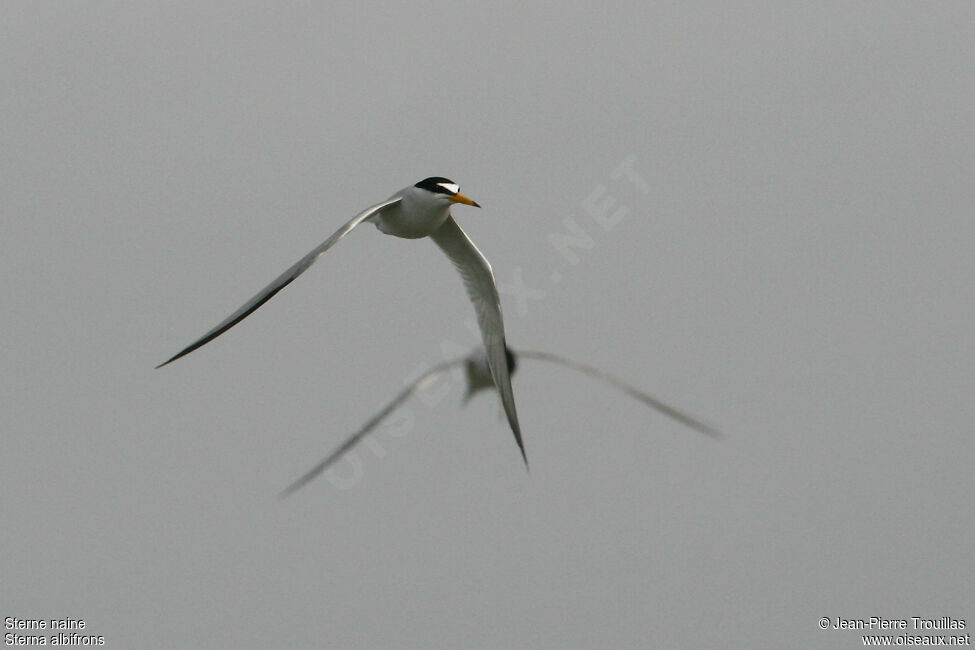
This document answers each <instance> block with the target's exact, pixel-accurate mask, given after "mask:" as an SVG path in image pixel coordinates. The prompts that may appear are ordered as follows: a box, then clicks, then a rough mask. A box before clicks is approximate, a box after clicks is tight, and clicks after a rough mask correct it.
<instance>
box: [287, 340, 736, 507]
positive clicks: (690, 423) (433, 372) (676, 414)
mask: <svg viewBox="0 0 975 650" xmlns="http://www.w3.org/2000/svg"><path fill="white" fill-rule="evenodd" d="M505 352H506V354H505V356H506V357H507V362H508V363H507V366H508V369H509V370H510V372H511V374H512V375H513V374H514V373H515V369H516V368H517V367H518V366H519V363H518V360H519V359H534V360H537V361H548V362H550V363H555V364H558V365H561V366H565V367H567V368H571V369H572V370H576V371H578V372H582V373H584V374H587V375H589V376H590V377H595V378H596V379H601V380H603V381H605V382H607V383H609V384H612V385H613V386H615V387H616V388H618V389H620V390H622V391H623V392H625V393H627V394H628V395H629V396H630V397H633V398H634V399H638V400H640V401H641V402H643V403H644V404H646V405H647V406H649V407H650V408H653V409H656V410H657V411H659V412H660V413H663V414H664V415H666V416H667V417H669V418H672V419H674V420H676V421H677V422H680V423H681V424H683V425H685V426H687V427H689V428H691V429H693V430H695V431H697V432H699V433H703V434H705V435H708V436H711V437H712V438H720V437H721V433H720V432H718V431H717V430H716V429H714V428H712V427H710V426H708V425H706V424H704V423H703V422H700V421H698V420H696V419H694V418H692V417H691V416H689V415H687V414H686V413H683V412H681V411H679V410H677V409H675V408H674V407H672V406H669V405H668V404H666V403H664V402H662V401H660V400H659V399H657V398H656V397H653V396H652V395H648V394H647V393H645V392H643V391H641V390H639V389H637V388H634V387H633V386H631V385H630V384H628V383H626V382H625V381H622V380H621V379H617V378H616V377H614V376H613V375H611V374H609V373H608V372H605V371H603V370H600V369H599V368H595V367H593V366H589V365H586V364H584V363H579V362H578V361H573V360H572V359H569V358H566V357H563V356H561V355H557V354H552V353H551V352H541V351H538V350H519V351H517V352H516V351H514V350H512V349H511V348H506V350H505ZM457 366H463V367H464V373H465V379H466V380H467V388H466V391H465V393H464V399H463V403H465V404H466V403H467V402H468V401H469V400H470V399H471V397H473V396H474V395H475V394H476V393H478V392H480V391H482V390H486V389H489V388H495V387H496V384H495V383H494V381H493V380H492V375H491V371H490V367H489V365H488V357H487V356H486V355H485V354H484V350H482V349H480V348H476V349H474V350H473V351H471V352H470V353H469V354H468V355H467V356H464V357H458V358H456V359H451V360H448V361H444V362H442V363H438V364H437V365H435V366H433V367H432V368H430V369H429V370H427V371H426V372H424V373H423V374H422V375H420V376H419V377H418V378H417V379H415V380H414V381H412V382H410V383H409V384H407V386H406V387H405V388H403V390H401V391H400V393H399V394H398V395H397V396H396V397H394V398H393V399H392V400H390V401H389V402H388V403H387V404H386V405H385V406H383V407H382V408H381V409H379V412H377V413H376V414H375V415H373V416H372V417H371V418H369V420H368V421H367V422H366V423H365V424H364V425H362V427H361V428H360V429H359V430H358V431H356V432H355V433H353V434H352V435H351V436H349V437H348V438H346V440H345V442H343V443H342V444H341V445H339V446H338V447H337V448H336V449H335V451H333V452H332V453H330V454H329V455H328V456H326V457H325V458H324V459H323V460H322V461H321V462H320V463H318V464H317V465H315V466H314V467H313V468H311V469H310V470H308V471H307V472H306V473H305V474H303V475H302V476H301V478H299V479H298V480H297V481H295V482H294V483H292V484H291V485H289V486H288V487H286V488H285V489H284V490H282V491H281V493H280V494H279V495H278V496H280V497H281V498H284V497H287V496H288V495H290V494H293V493H295V492H297V491H298V490H299V489H301V488H302V487H304V486H305V485H306V484H307V483H308V482H309V481H311V480H312V479H314V478H315V477H317V476H318V475H319V474H321V473H322V472H324V471H325V470H326V469H328V468H329V467H331V466H332V465H333V464H335V462H336V461H338V460H339V459H340V458H342V456H343V455H345V453H346V452H348V451H349V450H350V449H352V448H353V447H355V446H356V445H357V444H358V443H359V442H361V441H362V439H363V438H365V437H366V436H367V435H369V433H370V432H371V431H372V430H373V429H375V428H376V427H377V426H379V424H380V423H381V422H382V421H383V420H385V419H386V418H387V417H388V416H389V415H390V414H391V413H393V411H395V410H396V409H397V408H398V407H399V406H400V404H402V403H403V402H405V401H406V400H407V399H409V398H410V397H411V396H412V395H413V394H414V393H416V392H417V391H418V390H421V389H422V388H424V387H425V386H428V385H429V384H431V383H432V382H433V381H434V380H435V379H437V378H438V377H440V376H441V375H443V374H444V373H447V372H450V371H451V370H453V369H454V368H456V367H457Z"/></svg>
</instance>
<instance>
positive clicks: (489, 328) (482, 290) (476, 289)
mask: <svg viewBox="0 0 975 650" xmlns="http://www.w3.org/2000/svg"><path fill="white" fill-rule="evenodd" d="M430 237H431V238H432V239H433V241H434V242H436V244H437V246H439V247H440V248H441V250H443V252H444V253H446V254H447V257H449V258H450V261H451V262H453V264H454V266H455V267H456V268H457V271H458V272H459V273H460V277H461V278H462V279H463V280H464V286H465V287H466V288H467V295H468V296H470V299H471V302H472V303H474V311H476V312H477V324H478V326H479V327H480V328H481V339H482V340H483V341H484V347H485V349H486V351H487V358H488V366H489V367H490V368H491V376H492V377H493V378H494V385H495V386H496V387H497V389H498V393H499V394H500V395H501V404H502V405H503V406H504V412H505V414H506V415H507V416H508V424H509V425H511V431H512V432H513V433H514V434H515V442H517V443H518V449H520V450H521V457H522V458H523V459H524V460H525V466H526V467H527V466H528V456H527V455H526V454H525V444H524V442H522V440H521V427H520V426H519V425H518V412H517V411H516V410H515V396H514V393H512V391H511V375H510V373H509V371H508V359H507V356H506V355H505V343H504V320H503V319H502V317H501V299H500V298H499V297H498V288H497V287H496V286H495V284H494V273H493V272H492V271H491V265H490V264H489V263H488V261H487V260H486V259H485V258H484V256H483V255H482V254H481V251H479V250H477V247H476V246H474V244H473V242H471V240H470V239H469V238H468V237H467V235H465V234H464V231H463V230H461V229H460V226H458V225H457V222H456V221H454V218H453V217H447V220H446V221H445V222H444V223H443V225H442V226H440V227H439V228H437V229H436V230H435V231H434V232H433V234H431V235H430Z"/></svg>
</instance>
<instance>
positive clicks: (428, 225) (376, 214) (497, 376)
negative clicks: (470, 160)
mask: <svg viewBox="0 0 975 650" xmlns="http://www.w3.org/2000/svg"><path fill="white" fill-rule="evenodd" d="M455 203H460V204H463V205H470V206H474V207H475V208H479V207H481V206H479V205H478V204H477V203H476V202H474V201H472V200H471V199H469V198H467V197H466V196H464V195H463V194H461V193H460V187H459V186H458V185H457V184H456V183H454V182H453V181H452V180H450V179H447V178H443V177H441V176H431V177H430V178H425V179H423V180H422V181H420V182H418V183H416V184H415V185H410V186H409V187H405V188H403V189H402V190H400V191H399V192H396V193H395V194H393V195H392V196H391V197H389V198H388V199H386V200H385V201H383V202H382V203H377V204H376V205H373V206H371V207H369V208H366V209H365V210H363V211H362V212H360V213H359V214H357V215H356V216H354V217H353V218H352V219H351V220H350V221H349V222H348V223H346V224H345V225H344V226H342V227H341V228H339V229H338V230H337V231H336V232H335V234H333V235H332V236H331V237H329V238H328V239H326V240H325V241H324V242H322V243H321V244H319V245H318V246H317V247H316V248H314V249H313V250H312V251H311V252H309V253H308V254H307V255H305V256H304V257H302V258H301V259H300V260H298V261H297V262H296V263H295V264H294V265H293V266H292V267H291V268H289V269H288V270H286V271H285V272H284V273H282V274H281V275H279V276H278V277H277V278H275V279H274V281H272V282H271V283H270V284H269V285H267V286H266V287H264V289H262V290H261V291H260V292H259V293H258V294H257V295H255V296H254V297H253V298H251V299H250V300H248V301H247V302H246V303H244V304H243V305H242V306H241V307H240V308H239V309H238V310H237V311H235V312H234V313H232V314H230V315H229V316H227V318H225V319H224V320H223V321H221V322H220V323H219V324H217V325H216V326H215V327H214V328H213V329H211V330H210V331H209V332H207V333H206V334H204V335H203V336H201V337H200V338H199V339H197V340H196V341H194V342H193V343H191V344H189V345H188V346H186V347H185V348H183V349H182V350H180V351H179V352H177V353H176V354H174V355H173V356H172V357H170V358H169V359H168V360H166V361H164V362H163V363H161V364H159V365H158V366H156V368H162V367H163V366H165V365H166V364H168V363H172V362H173V361H175V360H176V359H179V358H180V357H182V356H185V355H187V354H189V353H190V352H192V351H193V350H196V349H197V348H199V347H201V346H203V345H206V344H207V343H209V342H210V341H212V340H213V339H215V338H217V337H218V336H220V335H221V334H223V333H224V332H226V331H227V330H229V329H230V328H231V327H233V326H234V325H236V324H237V323H239V322H240V321H242V320H244V319H245V318H247V317H248V316H249V315H250V314H252V313H253V312H254V311H255V310H257V309H258V308H259V307H260V306H261V305H263V304H264V303H266V302H267V301H268V300H270V299H271V298H272V297H273V296H274V294H276V293H277V292H279V291H281V289H283V288H284V287H286V286H287V285H289V284H290V283H291V282H292V281H293V280H294V279H295V278H297V277H298V276H299V275H301V274H302V273H304V272H305V271H306V270H307V269H308V267H310V266H311V265H312V264H314V263H315V260H317V259H318V258H319V256H320V255H321V254H322V253H324V252H325V251H327V250H328V249H329V248H331V247H332V246H333V245H335V244H336V243H337V242H338V241H339V240H340V239H342V238H343V237H345V236H346V235H348V234H349V233H350V232H352V230H353V229H354V228H355V227H356V226H358V225H359V224H361V223H364V222H366V221H369V222H372V223H373V224H375V226H376V227H377V228H378V229H379V230H380V231H381V232H383V233H385V234H387V235H395V236H396V237H403V238H406V239H419V238H421V237H430V238H431V239H432V240H433V241H434V243H435V244H437V246H439V247H440V249H441V250H442V251H443V252H444V253H445V254H446V255H447V257H448V258H449V259H450V261H451V262H452V263H453V265H454V267H456V269H457V271H458V273H460V276H461V279H462V280H463V281H464V286H465V287H466V289H467V295H468V296H469V297H470V300H471V302H472V303H473V304H474V311H475V312H476V313H477V323H478V327H479V328H480V330H481V339H482V341H483V342H484V350H485V356H486V359H487V367H488V370H489V371H490V376H491V379H492V382H493V385H494V386H495V388H497V390H498V393H499V394H500V395H501V403H502V405H503V407H504V412H505V414H506V415H507V417H508V424H509V425H510V426H511V431H512V432H513V433H514V435H515V442H517V443H518V449H519V450H520V451H521V457H522V458H523V459H524V461H525V466H526V467H527V466H528V456H527V455H526V454H525V445H524V443H523V442H522V439H521V427H520V426H519V424H518V412H517V411H516V410H515V397H514V393H512V391H511V376H510V371H509V369H508V358H507V355H506V354H505V349H506V348H505V339H504V321H503V319H502V316H501V300H500V298H499V297H498V289H497V286H496V285H495V282H494V273H493V272H492V270H491V265H490V264H489V263H488V261H487V259H485V257H484V255H482V254H481V251H479V250H478V249H477V247H476V246H474V244H473V242H471V240H470V239H469V238H468V237H467V235H466V234H465V233H464V231H463V230H461V229H460V226H459V225H457V222H456V221H454V218H453V217H452V216H451V214H450V207H451V206H452V205H453V204H455Z"/></svg>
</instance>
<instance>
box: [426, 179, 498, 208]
mask: <svg viewBox="0 0 975 650" xmlns="http://www.w3.org/2000/svg"><path fill="white" fill-rule="evenodd" d="M413 187H416V188H419V189H421V190H424V191H426V192H429V193H430V198H431V199H433V200H435V201H444V202H446V203H448V204H449V203H463V204H464V205H473V206H474V207H475V208H479V207H481V206H479V205H478V204H477V202H476V201H474V200H472V199H469V198H467V197H466V196H464V195H463V194H461V193H460V191H459V190H460V186H459V185H458V184H457V183H455V182H453V181H452V180H450V179H449V178H444V177H442V176H431V177H430V178H424V179H423V180H422V181H420V182H419V183H417V184H416V185H414V186H413Z"/></svg>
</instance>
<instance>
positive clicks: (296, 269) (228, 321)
mask: <svg viewBox="0 0 975 650" xmlns="http://www.w3.org/2000/svg"><path fill="white" fill-rule="evenodd" d="M401 200H402V199H401V198H400V197H396V198H393V199H390V200H388V201H383V202H382V203H379V204H377V205H374V206H372V207H371V208H368V209H366V210H365V211H363V212H360V213H359V214H357V215H356V216H355V217H353V218H352V220H351V221H349V222H348V223H347V224H345V225H344V226H342V227H341V228H339V229H338V230H337V231H336V232H335V234H333V235H332V236H331V237H329V238H328V239H326V240H325V241H324V242H322V243H321V244H320V245H319V246H318V247H316V248H315V249H314V250H313V251H311V252H310V253H308V254H307V255H305V256H304V257H302V258H301V259H300V260H298V262H296V263H295V265H294V266H292V267H291V268H289V269H288V270H287V271H285V272H284V273H282V274H281V275H279V276H278V277H277V278H275V279H274V281H273V282H271V284H269V285H267V286H266V287H264V289H262V290H261V292H260V293H258V294H257V295H256V296H254V297H253V298H251V299H250V300H248V301H247V302H246V303H244V305H243V306H242V307H241V308H240V309H238V310H237V311H235V312H234V313H232V314H231V315H230V316H227V318H225V319H224V320H223V321H222V322H221V323H220V324H219V325H217V326H216V327H214V328H213V329H212V330H210V331H209V332H207V333H206V334H204V335H203V336H201V337H200V338H199V339H198V340H196V341H194V342H193V343H191V344H190V345H188V346H186V347H185V348H183V349H182V350H181V351H180V352H178V353H177V354H175V355H173V356H172V357H170V358H169V359H168V360H166V361H164V362H163V363H160V364H159V365H158V366H156V368H162V367H163V366H165V365H166V364H167V363H172V362H173V361H176V359H179V358H180V357H182V356H185V355H187V354H189V353H190V352H192V351H193V350H195V349H197V348H198V347H200V346H203V345H206V344H207V343H209V342H210V341H212V340H213V339H215V338H217V337H218V336H220V335H221V334H223V333H224V332H226V331H227V330H229V329H230V328H231V327H233V326H234V325H236V324H237V323H239V322H240V321H242V320H244V319H245V318H247V317H248V316H250V315H251V314H252V313H253V312H254V311H256V310H257V308H258V307H260V306H261V305H263V304H264V303H266V302H267V301H268V300H270V299H271V298H272V297H273V296H274V294H276V293H277V292H278V291H281V289H284V288H285V287H286V286H288V285H289V284H291V282H292V281H293V280H294V279H295V278H297V277H298V276H299V275H301V274H302V273H304V272H305V271H306V270H307V269H308V267H309V266H311V265H312V264H314V263H315V260H317V259H318V256H319V255H321V254H322V253H324V252H325V251H327V250H328V249H329V248H331V247H332V246H333V245H334V244H335V243H336V242H337V241H338V240H340V239H342V238H343V237H345V236H346V235H347V234H349V233H350V232H351V231H352V229H353V228H355V227H356V226H358V225H359V224H360V223H362V222H363V221H365V220H366V219H368V218H369V217H371V216H373V215H375V214H376V213H378V212H380V211H382V210H384V209H386V208H388V207H389V206H391V205H393V204H395V203H398V202H399V201H401Z"/></svg>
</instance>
